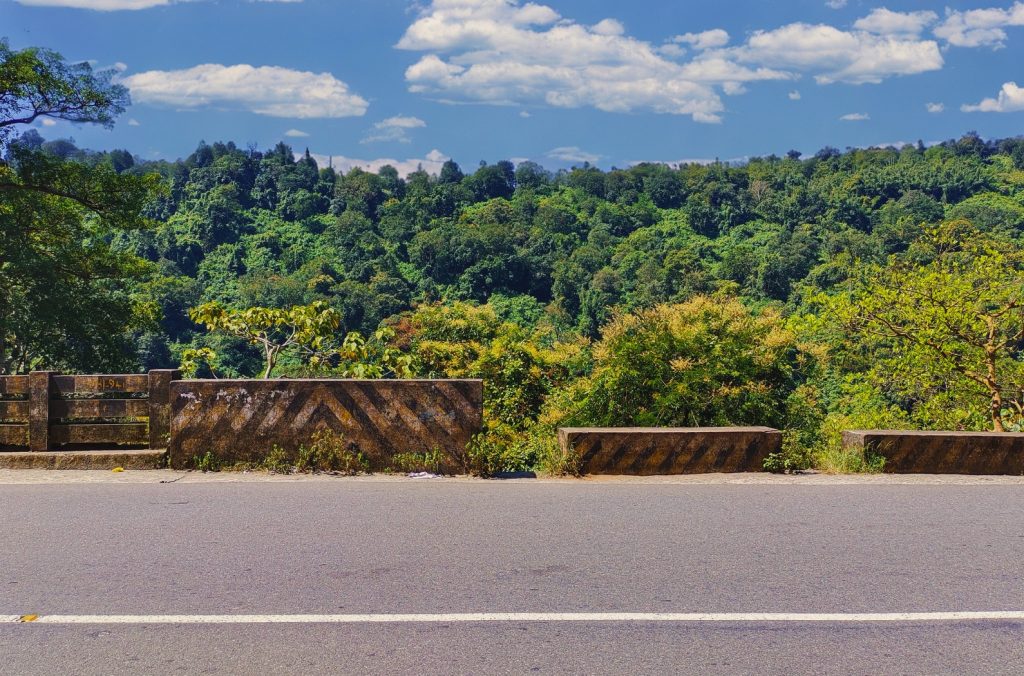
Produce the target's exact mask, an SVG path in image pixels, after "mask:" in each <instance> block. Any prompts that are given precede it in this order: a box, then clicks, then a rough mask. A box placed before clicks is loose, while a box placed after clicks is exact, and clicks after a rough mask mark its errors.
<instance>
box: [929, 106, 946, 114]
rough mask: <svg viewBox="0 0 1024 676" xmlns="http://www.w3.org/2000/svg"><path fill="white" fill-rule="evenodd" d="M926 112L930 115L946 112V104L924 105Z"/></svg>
mask: <svg viewBox="0 0 1024 676" xmlns="http://www.w3.org/2000/svg"><path fill="white" fill-rule="evenodd" d="M924 107H925V110H927V111H928V112H929V113H933V114H938V113H941V112H943V111H944V110H946V104H944V103H926V104H924Z"/></svg>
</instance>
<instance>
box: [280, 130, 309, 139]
mask: <svg viewBox="0 0 1024 676" xmlns="http://www.w3.org/2000/svg"><path fill="white" fill-rule="evenodd" d="M284 135H285V136H287V137H288V138H306V137H308V136H309V134H307V133H306V132H304V131H302V130H301V129H289V130H288V131H286V132H285V133H284Z"/></svg>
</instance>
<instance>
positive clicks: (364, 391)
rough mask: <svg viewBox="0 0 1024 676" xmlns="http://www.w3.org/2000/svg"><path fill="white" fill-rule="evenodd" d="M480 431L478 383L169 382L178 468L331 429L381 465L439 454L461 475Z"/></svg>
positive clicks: (257, 452)
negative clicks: (395, 458) (406, 457)
mask: <svg viewBox="0 0 1024 676" xmlns="http://www.w3.org/2000/svg"><path fill="white" fill-rule="evenodd" d="M482 428H483V382H482V381H479V380H183V381H175V382H173V383H171V437H170V447H169V449H168V450H169V452H170V462H171V466H172V467H176V468H185V467H188V466H189V464H190V462H191V460H192V458H193V457H196V456H202V455H204V454H205V453H207V452H211V453H213V454H215V455H216V456H217V457H219V458H220V459H221V460H222V461H229V462H231V461H234V462H238V461H241V462H259V461H260V460H262V459H263V458H265V457H266V455H267V454H268V453H269V452H270V451H271V450H272V449H273V447H274V446H275V445H276V446H280V447H281V448H284V449H286V450H290V451H293V450H295V449H297V448H298V447H299V446H300V445H303V444H307V445H308V444H309V442H310V440H311V439H312V437H313V435H314V434H315V433H316V432H318V431H320V430H324V429H329V430H332V431H334V432H337V433H340V434H342V435H344V438H345V440H346V441H347V442H349V443H350V444H351V445H352V447H353V450H356V449H357V450H358V451H359V452H361V453H363V454H364V455H365V456H366V457H367V458H368V459H369V460H370V462H371V464H372V465H374V466H377V467H380V466H385V465H386V464H387V461H388V460H389V459H390V458H392V457H393V456H394V455H395V454H398V453H429V452H432V451H434V450H437V451H439V452H440V453H441V455H442V456H443V459H444V465H445V469H446V470H447V471H458V470H460V469H462V466H463V461H464V457H465V452H466V445H467V444H468V443H469V441H470V439H472V437H473V435H475V434H478V433H479V432H480V431H481V430H482Z"/></svg>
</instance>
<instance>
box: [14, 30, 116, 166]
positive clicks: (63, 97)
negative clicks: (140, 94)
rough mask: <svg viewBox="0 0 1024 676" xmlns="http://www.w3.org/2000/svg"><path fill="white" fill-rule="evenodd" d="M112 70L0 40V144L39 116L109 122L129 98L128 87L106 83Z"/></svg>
mask: <svg viewBox="0 0 1024 676" xmlns="http://www.w3.org/2000/svg"><path fill="white" fill-rule="evenodd" d="M114 72H115V71H113V70H103V71H98V72H97V71H94V70H93V69H92V66H90V65H89V64H88V63H84V62H83V63H67V62H65V61H64V58H63V57H62V56H61V55H60V54H58V53H57V52H54V51H51V50H49V49H41V48H38V47H29V48H27V49H22V50H20V51H14V50H12V49H11V48H10V45H9V44H8V42H7V40H0V148H2V147H4V146H5V145H6V144H7V142H8V140H9V139H10V138H11V136H12V135H13V134H14V130H15V126H16V125H26V124H32V123H33V122H35V121H36V120H37V119H39V118H40V117H50V118H55V119H59V120H67V121H68V122H90V123H94V124H102V125H103V126H105V127H111V126H113V124H114V119H115V118H116V117H117V116H118V115H120V114H121V113H123V112H124V108H125V106H126V105H128V103H129V98H128V90H127V89H126V88H125V87H123V86H121V85H117V84H113V83H111V78H112V77H113V75H114Z"/></svg>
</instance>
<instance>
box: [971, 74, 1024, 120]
mask: <svg viewBox="0 0 1024 676" xmlns="http://www.w3.org/2000/svg"><path fill="white" fill-rule="evenodd" d="M960 110H962V111H964V112H965V113H1015V112H1018V111H1024V87H1018V86H1017V83H1016V82H1007V83H1006V84H1004V85H1003V88H1002V89H1001V90H999V95H998V96H997V97H996V98H994V99H983V100H982V101H981V102H980V103H976V104H973V105H971V104H965V105H963V106H960Z"/></svg>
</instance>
